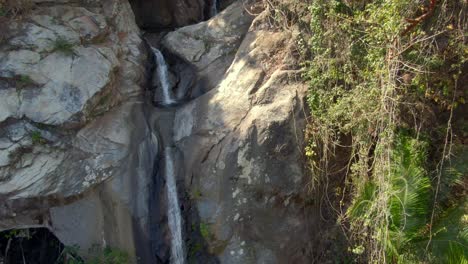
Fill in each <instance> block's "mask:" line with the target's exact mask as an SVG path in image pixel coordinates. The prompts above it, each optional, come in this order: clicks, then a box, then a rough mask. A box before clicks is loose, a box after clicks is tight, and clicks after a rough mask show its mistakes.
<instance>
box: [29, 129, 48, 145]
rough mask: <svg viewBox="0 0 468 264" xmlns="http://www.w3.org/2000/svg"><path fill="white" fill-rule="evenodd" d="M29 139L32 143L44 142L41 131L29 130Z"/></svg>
mask: <svg viewBox="0 0 468 264" xmlns="http://www.w3.org/2000/svg"><path fill="white" fill-rule="evenodd" d="M31 140H32V143H33V144H34V145H37V144H44V143H45V142H46V140H45V139H44V138H43V137H42V135H41V132H39V131H33V132H31Z"/></svg>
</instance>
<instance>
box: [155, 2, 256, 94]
mask: <svg viewBox="0 0 468 264" xmlns="http://www.w3.org/2000/svg"><path fill="white" fill-rule="evenodd" d="M252 20H253V17H252V16H251V15H249V14H248V13H247V12H246V11H245V9H244V6H243V4H242V2H240V1H239V2H236V3H234V4H232V5H231V6H229V7H228V8H227V9H226V10H224V11H223V12H221V13H220V14H219V15H217V16H216V17H214V18H212V19H210V20H208V21H206V22H202V23H199V24H196V25H191V26H187V27H183V28H180V29H178V30H176V31H173V32H170V33H168V34H167V35H166V36H165V37H164V39H163V41H162V45H163V46H164V47H165V48H166V49H167V50H169V51H170V52H172V53H173V54H176V55H177V56H179V57H181V58H182V59H184V60H185V61H188V62H190V63H192V64H193V65H194V66H195V68H196V70H197V75H198V82H199V85H198V89H197V90H195V91H193V92H192V94H193V95H195V96H198V95H200V94H203V93H204V92H206V91H209V90H211V89H212V88H214V87H215V86H216V85H217V84H218V83H219V82H220V81H221V80H222V79H223V76H224V73H225V72H226V70H227V68H228V67H229V65H231V62H232V60H233V59H234V55H235V53H236V50H237V48H238V47H239V45H240V43H241V41H242V39H243V37H244V35H245V34H246V32H247V30H248V28H249V26H250V23H251V22H252Z"/></svg>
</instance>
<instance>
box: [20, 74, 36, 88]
mask: <svg viewBox="0 0 468 264" xmlns="http://www.w3.org/2000/svg"><path fill="white" fill-rule="evenodd" d="M15 83H16V88H18V89H23V88H25V87H28V86H30V85H32V84H33V83H34V81H33V80H32V79H31V77H29V76H28V75H19V76H17V77H16V78H15Z"/></svg>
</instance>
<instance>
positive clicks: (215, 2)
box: [210, 0, 218, 17]
mask: <svg viewBox="0 0 468 264" xmlns="http://www.w3.org/2000/svg"><path fill="white" fill-rule="evenodd" d="M217 6H218V0H213V3H212V4H211V8H210V17H214V16H216V15H217V14H218V7H217Z"/></svg>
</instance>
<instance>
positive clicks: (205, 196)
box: [0, 0, 313, 264]
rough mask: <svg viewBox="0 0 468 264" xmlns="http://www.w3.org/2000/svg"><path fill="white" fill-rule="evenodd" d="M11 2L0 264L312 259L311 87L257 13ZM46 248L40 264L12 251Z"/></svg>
mask: <svg viewBox="0 0 468 264" xmlns="http://www.w3.org/2000/svg"><path fill="white" fill-rule="evenodd" d="M21 4H23V5H26V4H29V6H28V8H23V6H21V7H18V9H17V14H15V15H16V16H15V17H14V19H13V20H12V21H14V22H13V23H11V24H8V25H3V26H2V27H3V28H2V31H3V32H5V34H3V35H2V42H1V46H0V122H1V123H0V150H1V152H0V197H1V199H2V203H1V205H0V230H2V233H1V234H2V239H1V240H0V249H1V251H2V252H5V253H4V254H3V255H2V258H3V259H2V261H3V263H10V264H11V263H19V262H21V261H26V263H56V262H54V261H52V260H51V259H52V258H55V259H56V261H62V262H60V263H69V262H67V261H70V259H77V260H80V261H81V260H86V259H91V258H93V257H95V255H96V254H98V253H96V252H104V253H105V252H106V250H111V249H112V250H113V249H116V250H118V252H117V253H115V252H111V254H114V253H115V255H119V254H120V255H119V256H121V257H123V258H125V259H126V262H125V263H127V261H128V263H136V262H138V263H174V264H179V263H286V262H288V263H301V262H304V261H307V259H308V258H309V253H308V252H309V249H308V247H307V245H308V243H309V239H310V237H309V236H310V235H311V234H312V232H311V230H310V227H311V223H312V222H311V219H313V217H312V215H310V212H309V210H308V209H307V206H304V202H303V201H304V200H305V196H304V195H305V192H306V187H305V184H306V182H307V177H306V172H305V167H304V163H303V161H302V160H303V158H302V154H301V153H302V150H301V148H302V145H303V142H304V139H303V137H304V135H303V130H304V127H305V126H304V125H305V119H304V114H305V111H304V99H305V94H306V86H305V85H304V84H303V83H301V81H300V77H299V75H300V69H299V66H298V63H297V61H296V59H297V57H296V55H295V54H294V53H293V52H291V50H292V49H291V48H290V46H291V45H292V44H293V43H294V38H295V36H294V35H291V34H290V33H286V32H280V31H275V30H274V29H273V28H270V25H269V24H268V21H267V19H268V18H267V17H266V16H265V15H262V14H263V13H262V10H263V7H262V4H261V3H258V2H257V3H256V2H255V1H251V2H248V1H216V0H215V1H206V2H204V1H201V0H199V1H193V2H192V1H182V0H178V1H174V2H172V1H163V0H154V1H138V0H134V1H130V2H127V0H106V1H74V0H65V1H41V0H35V1H32V2H29V1H28V2H26V1H25V2H24V3H23V2H22V3H21ZM253 14H256V15H255V16H254V15H253ZM13 234H14V235H13ZM44 236H49V237H50V238H49V239H48V240H50V241H52V240H54V239H55V241H56V244H53V245H52V244H49V246H47V245H45V244H44V245H42V247H44V248H42V250H39V251H37V252H46V253H47V252H49V253H47V254H48V255H46V253H41V255H40V256H38V255H35V254H39V253H37V252H36V249H35V248H36V247H37V248H40V247H41V243H40V242H36V244H27V248H25V249H21V250H20V251H18V250H11V249H10V248H11V245H16V244H15V243H17V244H18V245H21V247H23V245H24V247H26V244H25V242H24V241H25V240H26V238H28V241H29V238H31V237H32V238H34V239H37V240H38V241H41V239H40V237H44ZM47 247H49V248H48V250H46V248H47ZM34 252H36V253H34ZM56 252H59V253H58V254H56ZM99 254H102V253H99ZM102 263H104V262H102ZM106 263H107V262H106ZM109 263H114V262H112V261H111V262H109ZM115 263H117V262H115ZM119 263H120V262H119Z"/></svg>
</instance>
